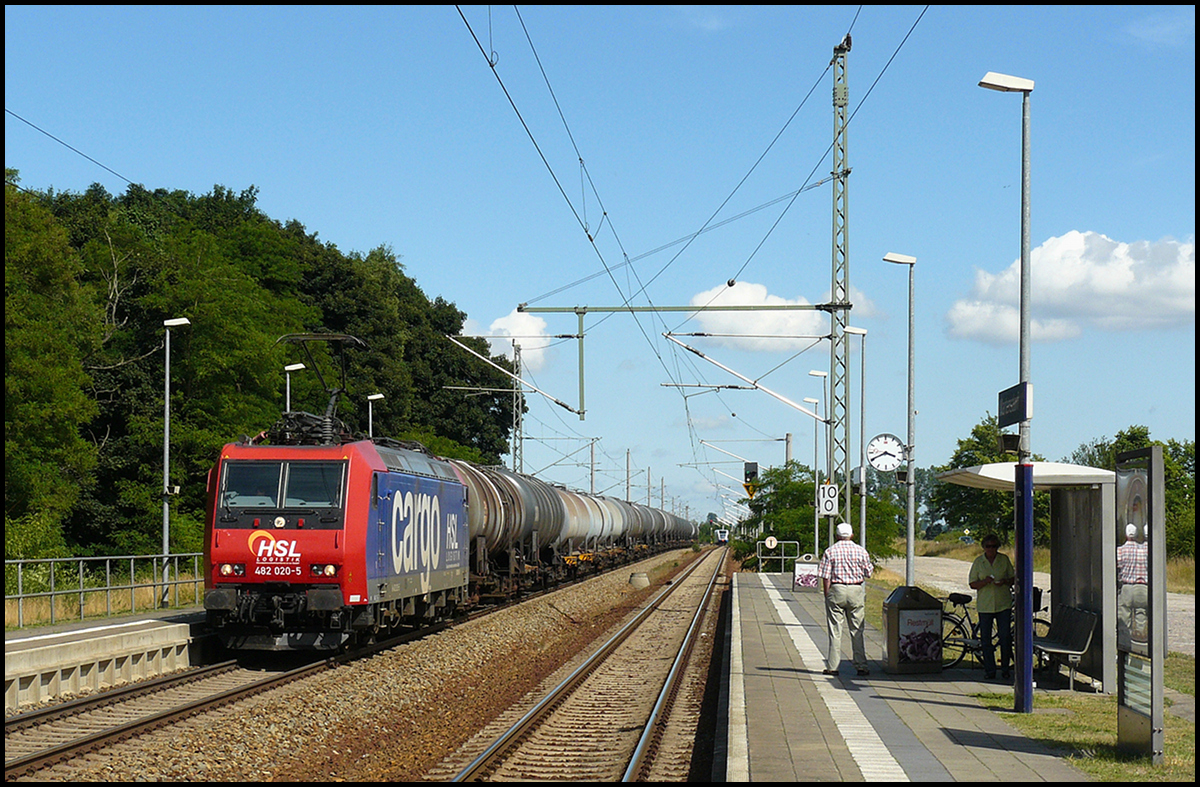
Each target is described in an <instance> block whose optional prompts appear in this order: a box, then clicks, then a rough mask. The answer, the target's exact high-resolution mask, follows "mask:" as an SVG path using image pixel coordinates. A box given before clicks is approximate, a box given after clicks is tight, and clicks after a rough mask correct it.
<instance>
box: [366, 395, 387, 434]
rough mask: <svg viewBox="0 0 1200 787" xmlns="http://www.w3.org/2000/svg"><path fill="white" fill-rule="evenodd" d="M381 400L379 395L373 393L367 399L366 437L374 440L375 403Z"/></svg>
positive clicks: (381, 396)
mask: <svg viewBox="0 0 1200 787" xmlns="http://www.w3.org/2000/svg"><path fill="white" fill-rule="evenodd" d="M382 398H383V394H381V393H373V394H371V395H370V396H368V397H367V437H370V438H371V439H372V440H374V439H375V403H376V402H378V401H379V400H380V399H382Z"/></svg>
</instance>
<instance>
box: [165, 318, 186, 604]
mask: <svg viewBox="0 0 1200 787" xmlns="http://www.w3.org/2000/svg"><path fill="white" fill-rule="evenodd" d="M191 324H192V321H191V320H189V319H188V318H187V317H175V318H172V319H170V320H163V328H164V329H166V334H167V336H166V340H165V342H164V345H163V346H164V348H165V353H166V355H165V357H166V365H165V366H164V367H163V380H164V384H163V490H162V504H163V509H162V511H163V520H162V551H163V594H162V604H163V605H164V606H165V605H166V603H167V596H168V593H169V590H168V585H167V581H168V580H169V579H170V567H169V566H168V563H167V556H168V555H170V554H171V467H170V465H171V329H172V328H177V327H179V326H181V325H191Z"/></svg>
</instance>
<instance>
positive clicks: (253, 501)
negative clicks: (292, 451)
mask: <svg viewBox="0 0 1200 787" xmlns="http://www.w3.org/2000/svg"><path fill="white" fill-rule="evenodd" d="M345 473H346V463H345V462H226V463H225V483H224V484H223V485H222V487H221V505H222V507H224V508H260V507H261V508H341V506H342V489H343V485H344V479H345ZM280 501H282V504H281V502H280Z"/></svg>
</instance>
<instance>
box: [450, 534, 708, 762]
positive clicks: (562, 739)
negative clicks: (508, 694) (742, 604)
mask: <svg viewBox="0 0 1200 787" xmlns="http://www.w3.org/2000/svg"><path fill="white" fill-rule="evenodd" d="M724 557H725V550H723V549H719V550H713V551H711V552H710V553H709V554H708V555H707V556H705V558H704V559H702V560H698V561H696V562H695V563H693V564H692V566H690V567H689V568H688V569H687V570H686V573H684V574H683V575H681V576H679V577H677V578H676V579H675V580H673V581H672V582H671V583H670V584H669V585H668V586H667V587H666V588H665V589H664V590H663V591H662V592H661V593H659V595H658V596H656V597H655V598H654V599H653V600H652V601H651V602H650V603H649V604H648V605H647V606H646V607H644V608H643V609H642V610H641V611H640V612H639V613H638V614H637V615H635V616H634V617H633V619H631V620H630V621H629V622H627V623H626V624H625V625H624V626H623V627H622V628H621V629H620V630H619V631H618V632H617V633H616V634H614V635H613V636H612V637H611V638H610V639H609V640H608V641H607V642H606V643H605V644H604V645H602V646H601V647H600V648H599V649H598V650H596V651H595V652H594V653H593V654H592V655H591V656H590V657H589V658H588V659H587V660H586V661H584V662H583V663H582V664H580V665H579V666H578V667H576V668H574V669H573V670H571V671H570V674H568V675H567V676H566V677H565V678H562V679H561V680H560V681H559V682H558V683H557V685H554V686H553V688H552V689H550V690H549V691H548V692H546V693H545V694H544V696H542V697H541V698H540V699H537V700H536V701H531V700H530V699H529V698H527V699H526V702H525V703H522V704H521V705H520V706H518V707H516V708H514V709H512V710H510V711H509V713H508V714H506V715H505V716H502V717H501V719H499V720H497V722H496V723H494V724H493V725H491V726H489V727H488V728H486V729H485V730H484V731H483V732H482V733H480V734H479V735H477V736H476V737H475V738H474V739H472V741H470V742H468V743H467V744H466V745H465V746H463V747H462V748H461V749H460V750H459V751H458V752H457V753H456V754H455V755H453V756H452V757H450V758H447V759H446V760H445V761H443V762H442V763H441V764H440V765H439V766H438V767H437V768H435V769H434V770H433V771H431V772H430V773H429V774H428V776H427V780H431V781H445V780H453V781H511V780H536V781H542V780H550V781H651V780H652V781H686V780H687V759H688V756H690V755H685V756H682V757H681V756H679V752H678V751H672V747H676V748H678V747H679V746H681V745H689V744H688V743H686V742H690V741H691V740H693V739H694V730H695V728H696V725H697V723H698V716H699V704H698V703H685V704H683V706H681V707H678V708H677V707H676V703H675V699H676V693H677V691H678V688H679V686H680V682H681V679H682V677H683V675H684V671H685V669H686V666H687V662H688V656H689V654H690V651H691V647H692V645H693V643H694V642H695V641H696V640H697V638H698V636H699V634H700V632H701V631H702V628H703V626H702V623H703V618H704V614H705V612H706V610H707V608H708V606H709V601H710V598H711V594H712V589H713V587H714V585H715V582H716V579H717V577H718V575H719V573H720V570H721V566H722V564H723V562H724ZM556 679H557V678H556ZM518 715H519V716H520V718H515V719H514V717H516V716H518ZM679 727H683V728H690V731H691V732H690V733H685V734H684V735H681V736H680V735H677V736H674V737H669V736H665V735H664V734H665V733H667V732H668V731H669V730H671V729H678V728H679ZM668 741H669V742H668ZM680 741H685V743H682V744H681V743H680ZM672 755H674V756H672Z"/></svg>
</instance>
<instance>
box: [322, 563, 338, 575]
mask: <svg viewBox="0 0 1200 787" xmlns="http://www.w3.org/2000/svg"><path fill="white" fill-rule="evenodd" d="M336 575H337V566H335V565H333V564H332V563H330V564H329V565H327V566H325V576H327V577H332V576H336Z"/></svg>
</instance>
